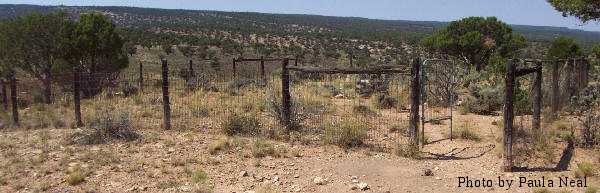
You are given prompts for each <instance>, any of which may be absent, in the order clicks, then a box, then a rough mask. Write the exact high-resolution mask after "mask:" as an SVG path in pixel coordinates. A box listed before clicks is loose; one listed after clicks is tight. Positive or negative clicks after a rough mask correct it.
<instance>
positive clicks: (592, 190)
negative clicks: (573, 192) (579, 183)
mask: <svg viewBox="0 0 600 193" xmlns="http://www.w3.org/2000/svg"><path fill="white" fill-rule="evenodd" d="M596 192H598V188H596V187H595V186H589V187H587V188H586V189H585V193H596Z"/></svg>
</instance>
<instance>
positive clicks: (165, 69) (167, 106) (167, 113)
mask: <svg viewBox="0 0 600 193" xmlns="http://www.w3.org/2000/svg"><path fill="white" fill-rule="evenodd" d="M161 62H162V91H163V111H164V123H163V126H164V128H165V129H166V130H169V129H171V103H170V101H169V65H168V63H167V59H162V60H161Z"/></svg>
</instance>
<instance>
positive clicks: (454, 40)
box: [421, 17, 526, 71]
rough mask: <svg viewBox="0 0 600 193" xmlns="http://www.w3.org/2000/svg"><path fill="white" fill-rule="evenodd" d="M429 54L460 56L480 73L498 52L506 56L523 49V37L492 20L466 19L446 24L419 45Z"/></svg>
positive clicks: (501, 23) (480, 18) (500, 22)
mask: <svg viewBox="0 0 600 193" xmlns="http://www.w3.org/2000/svg"><path fill="white" fill-rule="evenodd" d="M421 43H422V44H423V45H424V46H425V47H427V48H429V49H430V50H432V51H437V52H441V53H445V54H450V55H453V56H456V57H461V58H462V57H464V58H465V59H467V60H468V63H470V64H472V65H475V66H476V68H477V70H478V71H479V70H481V69H483V68H485V67H486V65H487V64H488V60H489V58H490V57H491V56H492V55H493V54H494V53H498V54H500V55H501V56H503V57H509V56H511V55H512V54H514V53H515V52H516V51H517V50H519V49H520V48H523V47H524V46H525V43H526V42H525V38H524V37H521V36H520V35H515V34H513V33H512V28H511V27H510V26H509V25H507V24H506V23H504V22H502V21H499V20H498V19H496V18H495V17H487V18H483V17H467V18H464V19H461V20H458V21H453V22H450V24H449V25H448V26H447V27H445V28H443V29H441V30H439V31H437V32H435V33H434V34H433V35H431V36H429V37H427V38H425V39H423V40H422V42H421Z"/></svg>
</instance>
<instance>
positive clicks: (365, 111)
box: [352, 105, 377, 116]
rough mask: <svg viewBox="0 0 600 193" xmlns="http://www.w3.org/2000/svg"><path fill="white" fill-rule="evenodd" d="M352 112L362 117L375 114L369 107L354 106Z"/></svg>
mask: <svg viewBox="0 0 600 193" xmlns="http://www.w3.org/2000/svg"><path fill="white" fill-rule="evenodd" d="M352 112H354V114H358V115H362V116H371V115H376V114H377V113H376V112H375V111H373V110H372V109H371V108H370V107H369V106H366V105H354V106H353V107H352Z"/></svg>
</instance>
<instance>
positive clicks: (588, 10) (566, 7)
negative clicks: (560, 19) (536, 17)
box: [548, 0, 600, 22]
mask: <svg viewBox="0 0 600 193" xmlns="http://www.w3.org/2000/svg"><path fill="white" fill-rule="evenodd" d="M548 2H549V3H550V4H551V5H552V6H553V7H554V8H555V9H556V10H557V11H559V12H561V13H562V15H563V16H564V17H567V16H574V17H577V18H579V19H580V20H581V21H583V22H588V21H592V20H596V21H598V20H599V19H600V7H598V2H597V1H594V0H548Z"/></svg>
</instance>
